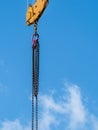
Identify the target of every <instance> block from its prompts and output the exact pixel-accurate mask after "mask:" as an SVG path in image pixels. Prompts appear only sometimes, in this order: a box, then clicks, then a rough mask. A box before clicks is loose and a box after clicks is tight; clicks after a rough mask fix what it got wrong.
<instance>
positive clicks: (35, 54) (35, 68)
mask: <svg viewBox="0 0 98 130" xmlns="http://www.w3.org/2000/svg"><path fill="white" fill-rule="evenodd" d="M33 36H35V39H33V41H34V42H35V43H33V44H36V45H35V46H33V45H32V130H34V124H35V122H34V115H35V114H34V112H35V111H34V106H35V105H36V107H35V108H36V130H38V89H39V42H38V38H39V35H38V34H37V23H35V24H34V35H33ZM36 36H37V39H36ZM34 97H35V98H34ZM34 99H35V103H36V104H35V105H34Z"/></svg>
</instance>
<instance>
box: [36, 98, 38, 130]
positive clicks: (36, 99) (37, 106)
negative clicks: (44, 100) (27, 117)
mask: <svg viewBox="0 0 98 130" xmlns="http://www.w3.org/2000/svg"><path fill="white" fill-rule="evenodd" d="M36 130H38V96H36Z"/></svg>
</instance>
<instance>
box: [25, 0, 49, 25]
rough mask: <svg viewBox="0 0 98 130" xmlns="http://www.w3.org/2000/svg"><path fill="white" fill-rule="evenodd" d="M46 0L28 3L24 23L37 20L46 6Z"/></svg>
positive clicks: (29, 23)
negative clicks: (32, 3)
mask: <svg viewBox="0 0 98 130" xmlns="http://www.w3.org/2000/svg"><path fill="white" fill-rule="evenodd" d="M47 4H48V0H37V1H36V2H35V4H34V5H29V7H28V10H27V13H26V24H27V25H28V26H30V25H32V24H34V23H35V22H37V21H38V20H39V18H40V17H41V15H42V14H43V12H44V10H45V8H46V7H47Z"/></svg>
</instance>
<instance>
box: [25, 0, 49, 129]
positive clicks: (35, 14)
mask: <svg viewBox="0 0 98 130" xmlns="http://www.w3.org/2000/svg"><path fill="white" fill-rule="evenodd" d="M47 5H48V0H36V2H35V3H34V5H31V4H29V6H28V10H27V13H26V25H27V26H30V25H33V24H34V34H33V36H32V42H33V44H32V130H34V128H36V130H38V90H39V34H38V33H37V23H38V20H39V19H40V17H41V16H42V14H43V12H44V10H45V8H46V7H47ZM34 108H35V109H34ZM35 116H36V120H35ZM35 124H36V127H35Z"/></svg>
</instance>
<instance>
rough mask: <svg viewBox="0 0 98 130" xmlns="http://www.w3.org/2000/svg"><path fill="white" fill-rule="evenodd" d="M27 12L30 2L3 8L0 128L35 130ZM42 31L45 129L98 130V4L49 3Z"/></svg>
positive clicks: (81, 0)
mask: <svg viewBox="0 0 98 130" xmlns="http://www.w3.org/2000/svg"><path fill="white" fill-rule="evenodd" d="M30 2H31V1H29V3H30ZM26 10H27V4H26V0H24V1H20V0H17V1H14V2H13V1H12V0H10V1H6V2H5V1H1V4H0V17H1V21H0V35H1V37H0V130H6V129H8V130H13V129H14V130H30V126H31V124H30V122H31V99H30V97H31V82H32V81H31V53H32V52H31V46H32V43H31V38H32V34H33V26H30V27H27V26H26V24H25V14H26ZM38 32H39V35H40V91H39V107H40V109H39V117H40V122H39V127H40V129H41V130H42V128H43V125H44V124H45V129H46V130H50V129H51V130H52V129H55V130H58V129H61V130H64V129H67V130H85V129H86V130H98V100H97V99H98V94H97V91H98V88H97V87H98V58H97V56H98V1H97V0H69V1H66V0H65V1H62V2H61V1H60V0H58V1H55V0H51V1H49V5H48V7H47V9H46V11H45V12H44V14H43V16H42V17H41V19H40V21H39V23H38ZM72 108H73V109H72ZM60 119H61V120H60Z"/></svg>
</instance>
